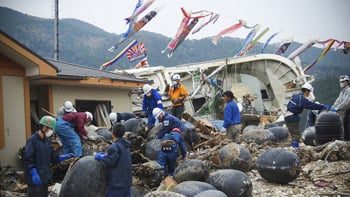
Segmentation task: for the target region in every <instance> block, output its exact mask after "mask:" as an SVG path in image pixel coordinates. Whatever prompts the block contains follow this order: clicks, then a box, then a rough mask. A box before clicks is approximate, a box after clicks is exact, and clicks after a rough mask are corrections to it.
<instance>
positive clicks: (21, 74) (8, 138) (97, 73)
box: [0, 32, 147, 167]
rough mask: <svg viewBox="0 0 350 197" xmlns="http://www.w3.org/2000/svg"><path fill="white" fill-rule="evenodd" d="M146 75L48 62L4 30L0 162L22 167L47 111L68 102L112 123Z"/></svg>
mask: <svg viewBox="0 0 350 197" xmlns="http://www.w3.org/2000/svg"><path fill="white" fill-rule="evenodd" d="M145 83H147V81H146V80H144V79H139V78H135V77H132V76H128V75H122V74H114V73H110V72H106V71H101V70H98V69H94V68H89V67H86V66H81V65H74V64H70V63H66V62H61V61H55V60H47V59H45V58H43V57H40V56H39V55H37V54H35V53H34V52H33V51H31V50H30V49H28V48H27V47H25V46H23V45H22V44H20V43H19V42H17V41H16V40H14V39H13V38H11V37H10V36H8V35H6V34H5V33H3V32H0V158H1V159H0V166H7V165H11V166H14V167H20V163H19V162H18V159H17V152H18V150H19V149H20V148H21V147H23V146H24V145H25V142H26V139H27V138H28V137H29V136H30V135H31V134H32V133H33V132H35V131H36V130H37V125H38V124H37V123H38V122H39V119H40V117H41V116H42V115H46V114H47V113H46V112H45V110H46V111H48V112H51V113H53V114H56V113H57V111H58V108H59V107H60V106H62V105H63V103H64V102H65V101H66V100H70V101H72V102H73V104H74V105H75V107H76V109H77V110H78V111H90V112H91V113H93V114H94V117H95V120H94V122H93V124H94V125H96V126H101V127H104V126H106V127H108V126H110V122H109V121H106V120H107V119H106V117H108V114H109V113H110V112H111V111H123V112H124V111H125V112H130V111H131V105H132V103H131V99H130V97H129V91H130V89H134V88H139V87H142V86H143V85H144V84H145Z"/></svg>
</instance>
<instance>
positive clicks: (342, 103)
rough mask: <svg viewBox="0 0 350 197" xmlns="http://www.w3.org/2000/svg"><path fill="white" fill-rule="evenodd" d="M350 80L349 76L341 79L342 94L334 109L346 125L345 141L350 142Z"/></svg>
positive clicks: (342, 76)
mask: <svg viewBox="0 0 350 197" xmlns="http://www.w3.org/2000/svg"><path fill="white" fill-rule="evenodd" d="M349 81H350V78H349V76H347V75H341V76H340V77H339V85H340V88H341V91H340V94H339V96H338V98H337V100H335V102H334V104H333V106H332V107H333V108H334V110H335V111H337V112H338V114H339V117H340V119H341V120H342V122H343V124H344V139H345V140H350V87H349Z"/></svg>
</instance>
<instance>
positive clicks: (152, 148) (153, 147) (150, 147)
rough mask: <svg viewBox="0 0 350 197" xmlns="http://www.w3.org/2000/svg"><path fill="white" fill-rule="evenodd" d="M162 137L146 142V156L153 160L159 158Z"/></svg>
mask: <svg viewBox="0 0 350 197" xmlns="http://www.w3.org/2000/svg"><path fill="white" fill-rule="evenodd" d="M160 144H161V139H153V140H151V141H149V142H148V143H147V144H146V156H147V157H148V158H150V159H151V160H157V159H158V155H159V152H160V150H161V149H162V147H161V145H160Z"/></svg>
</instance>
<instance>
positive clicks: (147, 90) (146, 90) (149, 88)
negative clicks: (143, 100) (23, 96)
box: [143, 84, 153, 94]
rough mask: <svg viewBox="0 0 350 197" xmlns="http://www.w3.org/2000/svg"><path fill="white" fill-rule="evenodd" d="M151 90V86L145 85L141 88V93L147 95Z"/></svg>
mask: <svg viewBox="0 0 350 197" xmlns="http://www.w3.org/2000/svg"><path fill="white" fill-rule="evenodd" d="M152 89H153V88H152V86H151V85H149V84H145V85H144V86H143V93H145V94H147V93H149V92H150V91H151V90H152Z"/></svg>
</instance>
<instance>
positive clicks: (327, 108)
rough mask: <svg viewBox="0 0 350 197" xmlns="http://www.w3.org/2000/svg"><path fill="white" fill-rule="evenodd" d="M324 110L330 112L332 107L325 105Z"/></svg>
mask: <svg viewBox="0 0 350 197" xmlns="http://www.w3.org/2000/svg"><path fill="white" fill-rule="evenodd" d="M323 109H325V110H327V111H329V110H331V106H329V105H323Z"/></svg>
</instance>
